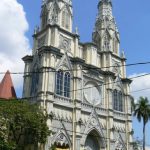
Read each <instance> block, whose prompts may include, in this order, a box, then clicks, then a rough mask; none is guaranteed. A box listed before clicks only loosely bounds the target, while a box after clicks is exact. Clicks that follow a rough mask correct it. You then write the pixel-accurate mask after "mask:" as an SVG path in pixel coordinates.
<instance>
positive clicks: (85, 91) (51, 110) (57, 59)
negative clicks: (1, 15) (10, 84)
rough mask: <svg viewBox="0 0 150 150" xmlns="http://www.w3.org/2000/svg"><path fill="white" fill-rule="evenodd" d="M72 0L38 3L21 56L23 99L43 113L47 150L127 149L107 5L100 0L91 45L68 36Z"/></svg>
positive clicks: (114, 31) (127, 101) (123, 84)
mask: <svg viewBox="0 0 150 150" xmlns="http://www.w3.org/2000/svg"><path fill="white" fill-rule="evenodd" d="M72 19H73V10H72V0H43V2H42V7H41V25H40V27H36V29H35V31H34V35H33V39H34V44H33V51H32V55H31V56H25V57H24V58H23V61H24V62H25V73H24V87H23V97H30V98H31V100H32V101H34V102H38V103H39V104H40V105H41V106H42V108H43V109H44V111H46V112H47V113H48V116H49V119H48V121H47V124H48V126H49V129H50V130H51V131H52V134H51V135H50V136H49V137H48V139H47V143H46V145H45V146H44V149H45V150H49V149H50V147H51V146H53V145H54V146H56V149H57V150H100V149H102V150H131V149H132V132H133V131H132V120H131V100H132V96H131V95H130V83H131V80H130V79H128V78H127V77H126V58H125V55H124V52H120V37H119V31H118V28H117V25H116V22H115V19H114V16H113V13H112V2H111V0H99V3H98V16H97V18H96V22H95V28H94V31H93V33H92V41H91V42H89V43H82V42H80V38H79V33H78V29H76V30H75V31H74V32H73V31H72Z"/></svg>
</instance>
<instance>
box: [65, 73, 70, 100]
mask: <svg viewBox="0 0 150 150" xmlns="http://www.w3.org/2000/svg"><path fill="white" fill-rule="evenodd" d="M64 96H65V97H70V73H69V72H66V73H65V77H64Z"/></svg>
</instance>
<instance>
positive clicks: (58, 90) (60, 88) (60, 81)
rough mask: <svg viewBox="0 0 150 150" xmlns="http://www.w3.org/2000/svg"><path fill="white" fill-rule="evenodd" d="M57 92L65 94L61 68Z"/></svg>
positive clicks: (58, 74) (58, 73) (58, 75)
mask: <svg viewBox="0 0 150 150" xmlns="http://www.w3.org/2000/svg"><path fill="white" fill-rule="evenodd" d="M56 88H57V89H56V93H57V94H58V95H63V71H62V70H59V71H58V72H57V81H56Z"/></svg>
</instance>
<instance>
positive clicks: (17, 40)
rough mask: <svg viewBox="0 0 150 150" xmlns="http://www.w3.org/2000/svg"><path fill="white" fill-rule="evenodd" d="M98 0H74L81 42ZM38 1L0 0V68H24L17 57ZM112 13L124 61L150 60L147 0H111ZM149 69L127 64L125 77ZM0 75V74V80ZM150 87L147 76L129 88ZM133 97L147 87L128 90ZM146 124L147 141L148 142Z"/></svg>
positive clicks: (18, 78)
mask: <svg viewBox="0 0 150 150" xmlns="http://www.w3.org/2000/svg"><path fill="white" fill-rule="evenodd" d="M97 4H98V0H74V1H73V9H74V17H73V18H74V28H75V27H76V26H77V27H78V28H79V33H80V39H81V41H82V42H87V41H91V35H92V31H93V28H94V22H95V18H96V14H97ZM40 5H41V0H18V1H17V0H0V33H1V34H0V67H1V68H0V70H1V71H4V72H5V71H6V70H7V69H9V70H10V71H12V72H20V71H23V70H24V65H23V62H22V60H21V58H22V57H23V56H25V55H26V54H30V53H31V48H32V34H33V30H34V27H35V26H36V25H38V24H39V16H40ZM113 12H114V16H115V18H116V22H117V25H118V28H119V31H120V38H121V47H120V49H121V50H122V49H123V50H124V51H125V54H126V57H127V64H129V63H136V62H146V61H150V0H144V1H141V0H113ZM149 72H150V65H141V66H136V67H135V66H134V67H127V74H128V76H129V77H133V76H137V75H141V74H144V73H149ZM1 78H2V75H1V76H0V79H1ZM13 81H14V84H15V88H16V89H17V94H18V96H21V93H22V83H23V79H22V75H13ZM143 88H150V76H145V77H142V78H138V79H135V80H133V83H132V87H131V90H132V91H136V90H140V89H143ZM132 94H133V95H134V97H135V99H138V97H139V96H148V97H149V99H150V90H144V91H141V92H135V93H132ZM133 125H134V129H135V137H139V138H142V132H141V127H140V128H139V126H141V125H139V124H138V123H137V121H135V120H134V124H133ZM148 128H150V123H149V126H148V127H147V133H149V135H147V144H150V140H148V139H150V130H148Z"/></svg>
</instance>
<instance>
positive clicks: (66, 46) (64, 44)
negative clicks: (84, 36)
mask: <svg viewBox="0 0 150 150" xmlns="http://www.w3.org/2000/svg"><path fill="white" fill-rule="evenodd" d="M59 48H60V49H63V50H65V51H66V52H70V51H71V39H69V38H66V37H64V36H63V35H60V42H59Z"/></svg>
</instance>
